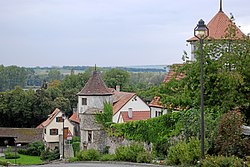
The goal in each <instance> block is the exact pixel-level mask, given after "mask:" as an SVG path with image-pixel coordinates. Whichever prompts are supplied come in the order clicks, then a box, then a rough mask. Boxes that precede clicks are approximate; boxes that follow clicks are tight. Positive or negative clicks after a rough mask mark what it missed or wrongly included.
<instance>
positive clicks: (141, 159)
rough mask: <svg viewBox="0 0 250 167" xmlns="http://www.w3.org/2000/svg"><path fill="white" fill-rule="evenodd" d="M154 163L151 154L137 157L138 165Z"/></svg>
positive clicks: (147, 153) (142, 153) (143, 153)
mask: <svg viewBox="0 0 250 167" xmlns="http://www.w3.org/2000/svg"><path fill="white" fill-rule="evenodd" d="M151 161H152V155H151V154H150V153H149V152H141V153H139V154H138V155H137V158H136V162H138V163H150V162H151Z"/></svg>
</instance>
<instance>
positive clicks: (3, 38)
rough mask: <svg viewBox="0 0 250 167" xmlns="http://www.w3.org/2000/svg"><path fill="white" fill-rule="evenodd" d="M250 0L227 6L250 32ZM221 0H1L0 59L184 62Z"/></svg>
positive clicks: (23, 62) (227, 1)
mask: <svg viewBox="0 0 250 167" xmlns="http://www.w3.org/2000/svg"><path fill="white" fill-rule="evenodd" d="M249 9H250V1H249V0H240V1H238V0H224V1H223V11H224V12H225V13H226V14H227V15H228V16H230V13H232V14H233V16H234V18H235V22H236V25H238V26H240V28H241V30H242V31H243V32H244V33H245V34H247V33H250V12H249ZM218 11H219V0H0V64H3V65H4V66H9V65H17V66H24V67H35V66H40V67H45V66H46V67H50V66H65V65H68V66H94V65H95V64H96V65H97V66H99V67H108V66H113V67H114V66H137V65H171V64H173V63H181V62H182V59H181V58H182V55H183V51H187V52H190V45H189V44H187V42H186V40H187V39H189V38H190V37H192V36H193V29H194V27H195V26H196V25H197V23H198V21H199V20H200V19H203V20H204V21H205V23H208V22H209V21H210V20H211V19H212V17H213V16H214V15H215V14H216V13H217V12H218Z"/></svg>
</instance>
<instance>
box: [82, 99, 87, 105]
mask: <svg viewBox="0 0 250 167" xmlns="http://www.w3.org/2000/svg"><path fill="white" fill-rule="evenodd" d="M82 105H84V106H85V105H87V98H82Z"/></svg>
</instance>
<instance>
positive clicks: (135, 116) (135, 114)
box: [120, 111, 150, 122]
mask: <svg viewBox="0 0 250 167" xmlns="http://www.w3.org/2000/svg"><path fill="white" fill-rule="evenodd" d="M120 116H121V117H122V119H123V121H124V122H129V121H138V120H146V119H149V118H150V111H132V118H129V117H128V112H127V111H125V112H121V114H120Z"/></svg>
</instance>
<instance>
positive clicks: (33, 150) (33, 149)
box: [18, 141, 44, 156]
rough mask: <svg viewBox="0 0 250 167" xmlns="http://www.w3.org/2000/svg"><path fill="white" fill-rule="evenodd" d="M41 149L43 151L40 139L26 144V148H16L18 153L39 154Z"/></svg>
mask: <svg viewBox="0 0 250 167" xmlns="http://www.w3.org/2000/svg"><path fill="white" fill-rule="evenodd" d="M42 151H44V144H43V142H41V141H37V142H33V143H30V144H28V147H27V148H26V149H20V150H18V153H19V154H23V155H31V156H40V155H41V152H42Z"/></svg>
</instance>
